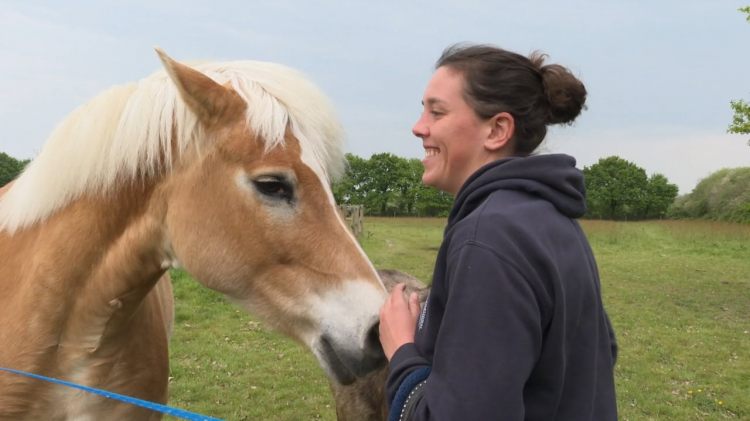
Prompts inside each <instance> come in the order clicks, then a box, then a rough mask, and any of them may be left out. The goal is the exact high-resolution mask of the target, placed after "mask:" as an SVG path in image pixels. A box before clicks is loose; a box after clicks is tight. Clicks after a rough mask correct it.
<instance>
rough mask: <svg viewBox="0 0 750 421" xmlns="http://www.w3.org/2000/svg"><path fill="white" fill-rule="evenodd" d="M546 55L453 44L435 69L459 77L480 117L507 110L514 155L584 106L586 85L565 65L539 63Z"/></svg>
mask: <svg viewBox="0 0 750 421" xmlns="http://www.w3.org/2000/svg"><path fill="white" fill-rule="evenodd" d="M546 57H547V56H546V55H545V54H542V53H539V52H534V53H532V54H531V55H530V56H529V57H524V56H522V55H520V54H517V53H514V52H511V51H507V50H503V49H501V48H498V47H495V46H491V45H471V46H464V45H460V44H457V45H453V46H451V47H448V48H447V49H445V51H443V54H442V55H441V56H440V58H439V59H438V61H437V64H436V65H435V68H436V69H438V68H440V67H444V66H445V67H447V68H449V69H451V70H454V71H457V72H459V73H461V74H462V75H463V77H464V99H466V101H467V102H468V103H469V105H471V107H472V108H473V109H474V112H476V113H477V115H478V116H479V117H480V118H483V119H488V118H491V117H493V116H495V115H496V114H498V113H502V112H507V113H509V114H510V115H511V116H513V119H514V121H515V132H514V134H513V140H514V143H515V155H520V156H526V155H530V154H531V153H532V152H534V150H536V148H537V147H538V146H539V144H541V143H542V140H544V137H545V136H546V135H547V126H548V125H552V124H572V123H573V121H574V120H575V119H576V117H578V115H579V114H580V113H581V110H583V109H584V108H585V106H584V103H585V102H586V88H585V87H584V86H583V83H582V82H581V81H580V80H578V78H576V77H575V76H573V74H572V73H570V71H569V70H568V69H566V68H565V67H563V66H560V65H559V64H547V65H545V64H544V59H545V58H546Z"/></svg>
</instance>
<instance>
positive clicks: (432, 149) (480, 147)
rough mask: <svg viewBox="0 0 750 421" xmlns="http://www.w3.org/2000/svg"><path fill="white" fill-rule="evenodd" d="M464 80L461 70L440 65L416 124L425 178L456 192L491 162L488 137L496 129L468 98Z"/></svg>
mask: <svg viewBox="0 0 750 421" xmlns="http://www.w3.org/2000/svg"><path fill="white" fill-rule="evenodd" d="M463 83H464V78H463V75H462V74H461V73H458V72H456V71H454V70H451V69H449V68H447V67H440V68H438V69H437V70H436V71H435V74H434V75H433V76H432V78H431V79H430V81H429V83H428V84H427V88H426V89H425V92H424V97H423V99H422V104H423V106H424V110H423V111H422V115H421V116H420V118H419V121H417V123H416V124H415V125H414V127H413V128H412V132H413V133H414V135H415V136H417V137H419V138H420V139H422V146H423V147H424V150H425V157H424V159H423V160H422V163H423V164H424V168H425V172H424V175H423V176H422V181H423V182H424V183H425V184H427V185H428V186H432V187H435V188H437V189H440V190H443V191H446V192H448V193H451V194H453V195H454V196H455V195H456V194H457V193H458V191H459V189H460V188H461V186H462V185H463V183H464V182H465V181H466V180H467V179H468V178H469V176H470V175H471V174H472V173H474V171H476V170H478V169H479V168H480V167H481V166H482V165H484V164H485V163H486V162H487V158H488V152H489V151H487V150H486V149H485V141H486V139H487V138H488V137H489V136H490V134H491V133H492V124H491V122H490V121H485V120H482V119H480V118H479V117H478V116H477V114H476V113H475V112H474V110H473V109H472V108H471V106H470V105H469V104H468V103H467V102H466V100H464V98H463V95H462V92H463Z"/></svg>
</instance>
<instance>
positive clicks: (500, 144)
mask: <svg viewBox="0 0 750 421" xmlns="http://www.w3.org/2000/svg"><path fill="white" fill-rule="evenodd" d="M490 125H491V131H490V135H489V136H488V137H487V139H486V140H485V141H484V147H485V148H487V150H490V151H493V152H495V151H498V150H500V149H502V148H504V147H506V146H507V145H508V144H509V143H510V140H511V139H512V138H513V133H514V132H515V130H516V124H515V120H514V119H513V116H512V115H510V114H509V113H498V114H496V115H495V116H493V117H492V118H490Z"/></svg>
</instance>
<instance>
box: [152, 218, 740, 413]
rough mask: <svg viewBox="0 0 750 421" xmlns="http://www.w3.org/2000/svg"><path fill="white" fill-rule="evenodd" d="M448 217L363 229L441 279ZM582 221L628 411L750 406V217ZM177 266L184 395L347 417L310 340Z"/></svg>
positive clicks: (176, 382) (386, 260) (405, 263)
mask: <svg viewBox="0 0 750 421" xmlns="http://www.w3.org/2000/svg"><path fill="white" fill-rule="evenodd" d="M444 223H445V220H443V219H399V218H369V217H368V218H366V219H365V235H364V236H363V237H362V239H361V242H362V245H363V248H364V249H365V251H366V252H367V254H368V255H369V257H370V258H371V259H372V261H373V263H374V264H375V266H376V267H378V268H392V269H398V270H402V271H404V272H407V273H410V274H412V275H414V276H416V277H418V278H420V279H422V280H424V281H429V279H430V276H431V274H432V265H433V263H434V260H435V256H436V253H437V247H438V246H439V244H440V239H441V237H442V229H443V226H444ZM583 225H584V229H585V231H586V233H587V235H588V236H589V239H590V241H591V244H592V246H593V248H594V252H595V253H596V256H597V259H598V263H599V268H600V272H601V277H602V290H603V294H604V300H605V305H606V306H607V309H608V311H609V313H610V317H611V318H612V322H613V324H614V327H615V329H616V333H617V335H618V340H619V343H620V357H619V360H618V364H617V367H616V376H617V393H618V401H619V403H618V405H619V410H620V419H621V420H630V421H635V420H680V421H683V420H684V421H687V420H725V419H750V359H749V358H750V226H741V225H731V224H720V223H710V222H685V221H660V222H643V223H621V222H604V221H583ZM173 275H174V278H173V282H174V286H175V295H176V305H177V314H176V324H175V334H174V337H173V339H172V344H171V365H172V377H173V379H172V381H171V386H170V387H171V389H170V396H171V398H170V404H171V405H173V406H177V407H179V408H183V409H187V410H191V411H195V412H199V413H201V414H205V415H210V416H213V417H217V418H221V419H225V420H227V421H230V420H231V421H234V420H335V419H336V416H335V410H334V407H333V400H332V399H331V396H330V392H329V389H328V383H327V380H326V378H325V377H324V375H323V373H322V371H321V369H320V368H319V367H318V365H317V363H316V362H315V360H314V359H313V357H312V356H311V355H309V353H308V352H307V351H305V350H303V349H302V347H301V346H299V345H297V344H296V343H293V342H291V341H290V340H288V339H286V338H284V337H282V336H280V335H279V334H276V333H273V332H269V331H267V330H266V329H265V328H264V326H263V324H262V323H260V322H259V321H258V320H257V319H256V318H254V317H252V316H250V315H247V314H246V313H245V312H244V311H243V310H240V309H239V308H238V307H236V306H235V305H233V304H229V303H228V302H227V301H226V300H225V299H224V298H222V297H221V296H219V295H218V294H216V293H213V292H211V291H208V290H206V289H205V288H203V287H201V286H199V285H198V284H197V283H196V282H194V281H193V280H192V279H190V277H189V276H187V275H186V274H185V273H182V272H174V273H173ZM166 419H169V420H173V419H176V418H172V417H167V418H166Z"/></svg>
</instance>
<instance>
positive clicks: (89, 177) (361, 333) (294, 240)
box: [0, 50, 386, 420]
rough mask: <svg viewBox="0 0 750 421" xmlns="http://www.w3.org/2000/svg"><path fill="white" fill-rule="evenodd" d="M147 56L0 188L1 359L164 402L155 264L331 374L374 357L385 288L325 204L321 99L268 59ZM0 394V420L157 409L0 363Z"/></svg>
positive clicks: (334, 146) (330, 134)
mask: <svg viewBox="0 0 750 421" xmlns="http://www.w3.org/2000/svg"><path fill="white" fill-rule="evenodd" d="M158 53H159V57H160V58H161V60H162V63H163V66H164V71H160V72H157V73H155V74H154V75H152V76H150V77H148V78H145V79H143V80H141V81H139V82H138V83H134V84H129V85H125V86H119V87H114V88H111V89H109V90H107V91H105V92H103V93H102V94H100V95H98V96H97V97H95V98H93V99H92V100H91V101H89V102H87V103H86V104H84V105H83V106H81V107H80V108H78V109H77V110H75V111H74V112H73V113H72V114H71V115H70V116H68V117H67V118H66V119H65V120H64V121H63V122H62V123H61V124H60V125H59V126H58V128H57V129H56V130H55V131H54V132H53V133H52V135H51V136H50V138H49V139H48V140H47V142H46V144H45V146H44V149H43V150H42V152H41V153H40V155H39V156H38V157H37V158H36V159H35V160H34V161H33V162H32V163H31V165H30V166H29V167H28V168H27V170H26V171H25V172H24V173H23V174H22V175H21V176H20V177H19V178H18V179H17V180H16V181H15V182H14V183H13V185H12V186H10V188H9V189H8V190H7V192H6V193H5V194H4V195H3V197H2V199H1V200H0V255H2V256H3V264H2V266H0V308H4V309H12V311H5V312H2V313H0V343H3V344H6V345H8V346H3V347H0V366H3V367H7V368H11V369H15V370H20V371H26V372H30V373H35V374H39V375H43V376H48V377H49V376H52V377H56V378H58V379H61V380H65V381H70V382H72V383H77V384H81V385H84V386H88V387H93V388H98V389H104V390H108V391H112V392H116V393H120V394H124V395H129V396H132V397H136V398H140V399H144V400H150V401H155V402H159V403H163V402H165V401H166V400H167V383H168V375H169V361H168V353H167V345H168V340H169V336H170V334H171V326H172V317H173V316H172V295H171V289H170V288H169V279H168V278H167V275H166V271H167V270H168V269H169V268H170V267H183V268H185V269H186V270H187V271H188V272H189V273H190V274H191V275H193V277H194V278H195V279H196V280H197V281H198V282H200V283H201V284H203V285H205V286H207V287H208V288H211V289H213V290H215V291H218V292H221V293H223V294H225V295H227V296H228V297H229V298H231V299H232V300H234V301H236V302H238V303H240V304H241V305H242V306H244V307H245V308H247V309H248V310H250V311H252V312H253V313H255V314H256V315H258V316H260V317H261V318H263V319H264V320H265V321H266V322H267V323H268V324H269V325H270V326H273V327H276V328H277V329H278V330H280V331H282V332H284V333H285V334H287V335H289V336H290V337H292V338H294V339H295V340H297V341H299V342H300V343H302V344H304V345H305V346H306V347H307V348H308V349H309V350H310V351H312V353H313V354H314V355H315V356H316V357H317V359H318V362H319V364H320V365H321V367H322V368H323V369H324V370H325V371H326V372H327V373H328V374H329V375H330V376H331V378H333V379H335V381H337V382H340V383H342V384H346V383H350V382H352V381H354V380H355V379H356V378H357V377H361V376H365V375H367V374H368V373H369V372H370V371H372V370H374V369H376V368H378V367H380V366H382V364H383V363H384V362H385V360H384V356H383V352H382V348H381V347H380V344H379V343H378V341H377V322H378V311H379V309H380V306H381V304H382V302H383V300H384V299H385V297H386V292H385V289H384V287H383V284H382V283H381V282H380V279H379V277H378V275H377V273H376V271H375V269H374V268H373V266H372V264H371V263H370V261H369V260H368V258H367V256H365V254H364V252H363V251H362V249H361V248H360V247H359V244H358V243H357V241H356V239H355V238H354V237H353V236H352V234H351V233H350V232H349V231H348V230H347V229H346V227H345V225H344V223H343V221H342V219H341V217H340V215H339V212H338V210H337V208H336V206H335V203H334V200H333V196H332V193H331V190H330V187H329V185H330V182H331V181H332V180H333V179H335V178H336V177H337V176H339V175H340V174H341V172H342V170H343V150H342V144H341V142H342V138H343V131H342V129H341V126H340V125H339V123H338V121H337V119H336V117H335V113H334V112H333V109H332V107H331V106H330V104H329V103H328V101H327V100H326V98H325V97H324V96H323V94H322V93H321V92H320V91H319V90H318V89H317V88H316V87H315V86H314V85H313V84H312V83H311V82H309V81H308V80H307V79H306V78H304V77H303V76H302V75H301V74H300V73H298V72H296V71H294V70H292V69H289V68H286V67H284V66H280V65H277V64H272V63H262V62H251V61H239V62H227V63H222V62H219V63H216V62H207V63H202V64H199V65H196V66H195V67H188V66H186V65H183V64H180V63H178V62H176V61H174V60H172V59H171V58H169V57H168V56H167V55H166V54H165V53H164V52H162V51H161V50H158ZM71 245H74V246H71ZM21 338H23V339H21ZM0 396H3V399H0V419H2V420H6V419H29V420H37V419H39V420H42V419H43V420H49V419H118V420H157V419H159V418H160V416H159V415H158V414H152V413H151V411H149V410H145V409H142V408H139V407H134V406H130V405H127V404H121V403H117V402H114V401H107V400H104V399H102V398H99V397H96V396H89V395H85V394H80V393H77V392H74V391H71V390H70V389H64V388H60V387H59V386H55V385H49V384H42V383H39V382H37V381H34V380H33V379H23V378H18V377H14V376H13V375H12V374H8V373H2V374H0Z"/></svg>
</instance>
